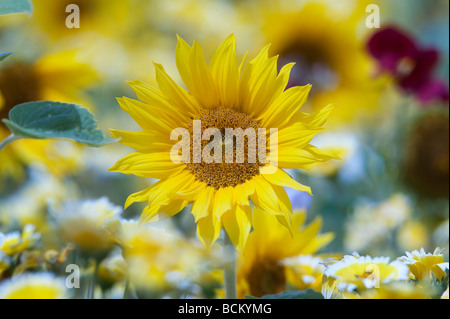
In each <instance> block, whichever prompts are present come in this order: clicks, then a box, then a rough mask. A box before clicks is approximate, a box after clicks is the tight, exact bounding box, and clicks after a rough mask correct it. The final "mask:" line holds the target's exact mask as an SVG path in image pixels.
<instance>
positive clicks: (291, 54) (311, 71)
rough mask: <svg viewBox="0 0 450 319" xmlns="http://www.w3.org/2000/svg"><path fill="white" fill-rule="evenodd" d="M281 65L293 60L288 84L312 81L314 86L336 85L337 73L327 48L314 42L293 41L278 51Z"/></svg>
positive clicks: (327, 87)
mask: <svg viewBox="0 0 450 319" xmlns="http://www.w3.org/2000/svg"><path fill="white" fill-rule="evenodd" d="M280 59H281V60H280V62H281V65H284V64H285V63H288V62H295V63H296V65H295V67H294V68H293V69H292V72H291V75H290V79H289V83H288V86H289V87H292V86H299V85H306V84H308V83H312V84H313V87H314V88H318V89H320V90H331V89H333V88H335V87H336V86H337V83H338V80H339V79H338V75H337V74H336V72H335V71H334V70H333V67H332V61H331V57H330V55H329V53H328V51H327V50H325V49H324V48H322V47H320V46H318V45H317V44H315V43H303V42H294V43H292V44H291V45H288V46H287V47H286V48H285V49H283V50H282V51H281V53H280Z"/></svg>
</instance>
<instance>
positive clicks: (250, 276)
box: [237, 208, 334, 298]
mask: <svg viewBox="0 0 450 319" xmlns="http://www.w3.org/2000/svg"><path fill="white" fill-rule="evenodd" d="M305 222H306V212H305V211H295V213H294V215H293V223H292V232H289V231H288V230H287V229H286V228H285V227H283V226H282V225H281V224H279V223H277V221H276V217H275V216H271V215H269V214H267V213H265V212H264V211H262V210H261V209H258V208H256V209H255V210H254V212H253V226H254V231H253V232H252V233H251V234H250V236H249V238H248V242H247V245H246V247H245V252H244V254H240V255H239V258H238V262H237V265H238V266H237V290H238V297H240V298H242V297H244V295H252V296H255V297H262V296H264V295H267V294H275V293H280V292H282V291H284V290H285V289H286V285H287V284H288V283H289V284H290V285H292V286H295V287H299V288H303V289H306V288H308V287H314V288H317V285H319V287H318V289H319V290H320V285H321V281H322V280H321V279H322V272H320V274H317V271H311V272H310V271H309V269H308V268H309V267H310V266H311V265H313V264H314V261H315V260H310V261H308V263H306V259H309V258H308V257H307V255H311V254H315V253H316V252H317V251H319V250H320V249H321V248H323V247H324V246H326V245H327V244H328V243H330V242H331V241H332V240H333V238H334V234H333V233H325V234H319V232H320V229H321V227H322V219H321V218H320V217H318V218H316V219H315V220H314V221H313V222H311V223H310V224H308V225H307V224H306V223H305ZM299 256H300V257H302V258H301V261H302V262H303V265H300V264H301V263H300V262H298V260H297V261H296V262H295V261H294V258H295V259H297V257H298V258H300V257H299ZM288 258H289V259H288ZM291 258H292V259H291ZM317 258H318V259H321V258H319V257H317ZM316 260H317V259H316ZM306 264H308V265H306ZM314 268H315V267H314ZM311 270H312V269H311ZM301 272H304V275H308V276H310V275H313V274H314V284H313V283H312V282H309V284H310V285H309V284H307V283H306V282H307V281H308V279H306V276H303V274H300V273H301ZM316 276H319V277H320V278H316ZM317 279H318V283H317V284H315V283H316V281H317ZM300 281H302V282H300Z"/></svg>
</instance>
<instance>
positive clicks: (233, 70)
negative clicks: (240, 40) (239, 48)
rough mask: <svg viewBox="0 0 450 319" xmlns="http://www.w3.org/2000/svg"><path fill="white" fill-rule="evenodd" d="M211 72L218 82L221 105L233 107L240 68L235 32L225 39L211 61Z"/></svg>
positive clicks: (236, 95) (235, 102) (235, 101)
mask: <svg viewBox="0 0 450 319" xmlns="http://www.w3.org/2000/svg"><path fill="white" fill-rule="evenodd" d="M210 69H211V74H212V77H213V79H214V82H215V83H216V84H217V90H218V93H219V96H220V101H221V105H222V106H225V107H229V108H232V107H234V106H235V105H236V104H237V97H238V82H239V70H238V65H237V59H236V39H235V38H234V34H232V35H230V36H229V37H228V38H226V39H225V41H223V43H222V44H221V45H220V46H219V48H218V49H217V50H216V52H215V53H214V55H213V58H212V59H211V63H210Z"/></svg>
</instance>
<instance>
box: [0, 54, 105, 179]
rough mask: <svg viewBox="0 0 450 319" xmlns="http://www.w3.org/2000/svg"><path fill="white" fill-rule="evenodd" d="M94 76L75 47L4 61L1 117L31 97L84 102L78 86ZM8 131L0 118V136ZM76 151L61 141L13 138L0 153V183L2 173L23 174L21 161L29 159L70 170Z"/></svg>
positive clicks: (56, 170)
mask: <svg viewBox="0 0 450 319" xmlns="http://www.w3.org/2000/svg"><path fill="white" fill-rule="evenodd" d="M97 80H98V76H97V74H96V72H95V71H94V70H93V69H92V68H91V67H90V66H89V65H88V64H86V63H82V62H79V61H78V60H77V53H76V51H74V50H66V51H60V52H56V53H51V54H48V55H45V56H43V57H41V58H39V59H37V60H36V61H34V62H33V63H27V62H23V61H21V60H19V59H17V60H13V59H11V61H6V62H5V63H3V64H2V67H1V68H0V119H3V118H8V113H9V111H10V110H11V109H12V108H13V107H14V106H16V105H18V104H21V103H26V102H32V101H40V100H53V101H61V102H68V103H82V104H84V105H86V104H88V103H86V100H87V99H86V98H85V96H83V95H82V94H81V89H82V88H85V87H87V86H89V85H92V84H93V83H94V82H95V81H97ZM10 134H11V133H10V132H9V130H8V128H7V127H6V125H5V124H4V123H3V122H1V121H0V140H3V139H5V138H6V137H7V136H8V135H10ZM67 145H68V146H67ZM79 155H80V152H79V150H77V149H75V148H74V147H72V145H71V144H67V143H65V142H62V141H48V140H41V141H37V140H28V139H22V140H19V141H16V142H14V143H12V144H11V145H8V146H7V147H5V148H4V149H3V150H2V152H1V153H0V175H1V176H2V179H0V184H1V182H2V181H3V176H11V177H12V178H13V179H16V180H18V179H20V178H22V177H23V175H24V169H23V164H30V163H32V162H39V163H43V164H44V165H45V166H46V167H47V168H49V169H50V170H51V171H52V172H53V173H55V174H57V175H62V174H64V173H66V172H69V171H73V170H74V169H75V168H77V167H78V166H79V164H80V163H79V158H78V157H79ZM3 182H4V181H3Z"/></svg>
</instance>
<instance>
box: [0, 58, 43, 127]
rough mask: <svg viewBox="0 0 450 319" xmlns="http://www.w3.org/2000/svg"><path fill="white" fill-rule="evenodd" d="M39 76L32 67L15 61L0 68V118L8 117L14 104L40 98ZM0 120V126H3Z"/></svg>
mask: <svg viewBox="0 0 450 319" xmlns="http://www.w3.org/2000/svg"><path fill="white" fill-rule="evenodd" d="M40 91H41V87H40V82H39V77H38V75H37V74H36V72H35V71H34V70H33V68H32V67H30V66H28V65H26V64H23V63H16V64H12V65H10V66H8V67H6V68H3V69H2V70H0V98H1V99H2V103H0V105H1V104H3V106H0V107H1V108H0V119H3V118H8V113H9V111H10V110H11V109H12V108H13V107H14V106H16V105H18V104H22V103H26V102H31V101H37V100H39V99H40ZM2 123H3V122H0V127H2V126H3V127H5V125H4V124H2Z"/></svg>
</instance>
